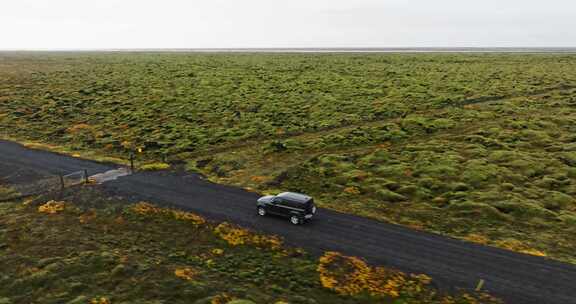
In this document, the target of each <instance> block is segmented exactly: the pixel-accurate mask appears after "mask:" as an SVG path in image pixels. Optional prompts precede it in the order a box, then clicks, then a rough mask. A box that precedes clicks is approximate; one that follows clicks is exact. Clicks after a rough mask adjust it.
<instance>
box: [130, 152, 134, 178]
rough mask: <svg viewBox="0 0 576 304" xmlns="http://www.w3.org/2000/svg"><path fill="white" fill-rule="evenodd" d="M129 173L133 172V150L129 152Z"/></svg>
mask: <svg viewBox="0 0 576 304" xmlns="http://www.w3.org/2000/svg"><path fill="white" fill-rule="evenodd" d="M130 173H134V152H130Z"/></svg>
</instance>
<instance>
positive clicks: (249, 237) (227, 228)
mask: <svg viewBox="0 0 576 304" xmlns="http://www.w3.org/2000/svg"><path fill="white" fill-rule="evenodd" d="M214 233H215V234H216V235H217V236H218V237H220V238H221V239H223V240H225V241H226V242H228V244H230V245H232V246H238V245H255V246H258V247H263V248H270V249H273V250H276V249H280V248H281V247H282V240H281V239H280V238H279V237H276V236H265V235H258V234H256V233H253V232H251V231H249V230H247V229H244V228H240V227H237V226H233V225H231V224H229V223H226V222H224V223H221V224H219V225H218V226H216V228H214Z"/></svg>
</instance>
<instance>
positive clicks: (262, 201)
mask: <svg viewBox="0 0 576 304" xmlns="http://www.w3.org/2000/svg"><path fill="white" fill-rule="evenodd" d="M256 210H257V211H258V215H260V216H264V215H266V214H268V213H269V214H275V215H280V216H284V217H287V218H289V219H290V222H291V223H292V224H294V225H298V224H303V223H304V221H305V220H309V219H311V218H312V217H313V216H314V214H315V213H316V206H314V199H312V198H311V197H310V196H308V195H305V194H300V193H295V192H282V193H280V194H278V195H276V196H274V195H267V196H263V197H261V198H259V199H258V206H257V209H256Z"/></svg>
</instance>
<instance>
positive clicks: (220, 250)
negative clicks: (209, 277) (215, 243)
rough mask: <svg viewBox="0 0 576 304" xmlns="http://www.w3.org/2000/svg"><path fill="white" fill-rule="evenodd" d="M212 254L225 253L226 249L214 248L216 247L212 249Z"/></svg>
mask: <svg viewBox="0 0 576 304" xmlns="http://www.w3.org/2000/svg"><path fill="white" fill-rule="evenodd" d="M212 254H213V255H222V254H224V250H222V249H220V248H214V249H212Z"/></svg>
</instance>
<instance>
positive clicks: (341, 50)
mask: <svg viewBox="0 0 576 304" xmlns="http://www.w3.org/2000/svg"><path fill="white" fill-rule="evenodd" d="M0 51H2V50H0ZM6 51H58V52H167V53H576V47H545V48H533V47H486V48H483V47H457V48H451V47H426V48H401V47H397V48H354V47H350V48H190V49H186V48H175V49H174V48H173V49H170V48H150V49H29V50H6Z"/></svg>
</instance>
